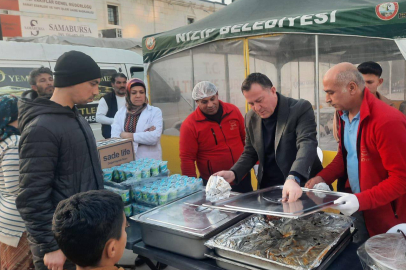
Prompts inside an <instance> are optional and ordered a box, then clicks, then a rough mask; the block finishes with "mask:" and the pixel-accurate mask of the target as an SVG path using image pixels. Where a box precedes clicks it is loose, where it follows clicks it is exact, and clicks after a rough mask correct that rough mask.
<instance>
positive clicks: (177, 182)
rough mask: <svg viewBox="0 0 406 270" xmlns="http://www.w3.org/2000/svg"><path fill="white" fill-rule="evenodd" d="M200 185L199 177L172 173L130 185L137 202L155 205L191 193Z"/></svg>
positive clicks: (200, 186)
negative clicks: (154, 179) (151, 180)
mask: <svg viewBox="0 0 406 270" xmlns="http://www.w3.org/2000/svg"><path fill="white" fill-rule="evenodd" d="M202 187H203V181H202V179H200V178H194V177H187V176H182V175H179V174H174V175H171V176H169V177H163V178H161V179H160V180H157V181H153V182H146V183H143V184H141V185H137V184H136V185H132V187H131V194H132V196H133V199H134V201H135V202H137V203H141V204H147V205H153V206H157V205H162V204H166V203H168V202H171V201H173V200H176V199H178V198H181V197H184V196H187V195H189V194H192V193H194V192H196V191H198V190H201V189H202Z"/></svg>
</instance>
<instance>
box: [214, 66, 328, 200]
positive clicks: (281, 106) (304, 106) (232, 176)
mask: <svg viewBox="0 0 406 270" xmlns="http://www.w3.org/2000/svg"><path fill="white" fill-rule="evenodd" d="M241 90H242V93H243V95H244V97H245V99H246V100H247V102H248V104H249V105H250V106H251V110H250V111H249V112H248V113H247V114H246V116H245V129H246V139H245V140H246V141H245V148H244V152H243V153H242V155H241V157H240V158H239V160H238V161H237V163H236V164H235V165H234V166H233V167H232V168H231V170H230V171H221V172H218V173H216V175H219V176H222V177H224V178H225V179H226V180H227V181H228V182H233V181H236V182H237V183H238V182H239V181H241V178H242V177H243V176H244V175H245V174H247V173H248V172H249V171H250V170H251V168H252V167H253V166H254V165H255V163H256V162H257V161H258V160H259V170H258V176H257V178H258V188H266V187H270V186H275V185H284V188H283V192H282V198H283V199H284V200H285V201H289V202H293V201H296V200H297V199H298V198H300V197H301V195H302V189H301V188H300V186H301V185H302V186H303V185H304V184H305V183H306V181H307V180H308V179H309V178H310V177H313V176H315V175H316V174H317V173H318V172H319V171H321V170H322V169H323V167H322V165H321V163H320V160H319V159H318V157H317V139H316V134H317V132H316V122H315V118H314V111H313V108H312V105H311V104H310V102H309V101H307V100H303V99H299V100H297V99H293V98H289V97H285V96H283V95H281V94H279V93H277V92H276V88H275V87H274V86H273V84H272V82H271V80H270V79H269V78H268V77H267V76H265V75H264V74H261V73H252V74H250V75H249V76H248V77H247V78H246V79H245V81H244V82H243V83H242V87H241Z"/></svg>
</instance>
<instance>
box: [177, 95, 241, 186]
mask: <svg viewBox="0 0 406 270" xmlns="http://www.w3.org/2000/svg"><path fill="white" fill-rule="evenodd" d="M220 104H221V106H222V107H223V118H222V120H221V124H220V125H219V124H218V123H217V122H214V121H210V120H208V119H206V117H205V116H204V115H203V113H202V112H201V110H200V109H199V107H197V109H196V110H195V111H194V112H193V113H191V114H190V115H189V116H188V117H187V118H186V119H185V121H184V122H183V123H182V126H181V128H180V143H179V144H180V160H181V169H182V174H183V175H187V176H189V177H196V167H195V162H196V164H197V168H198V169H199V172H200V177H201V178H203V179H205V180H208V179H209V177H210V175H212V174H213V173H216V172H218V171H221V170H230V168H231V167H232V166H233V165H234V163H235V162H237V160H238V159H239V157H240V156H241V153H242V152H243V151H244V145H245V128H244V118H243V117H242V115H241V112H240V110H239V109H238V108H237V107H236V106H234V105H232V104H229V103H224V102H222V101H220Z"/></svg>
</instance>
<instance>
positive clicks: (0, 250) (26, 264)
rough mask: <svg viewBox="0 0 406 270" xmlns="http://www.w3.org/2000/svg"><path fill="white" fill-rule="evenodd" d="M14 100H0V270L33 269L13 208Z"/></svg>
mask: <svg viewBox="0 0 406 270" xmlns="http://www.w3.org/2000/svg"><path fill="white" fill-rule="evenodd" d="M17 101H18V99H17V98H16V97H14V96H9V95H7V96H0V270H17V269H24V270H26V269H30V268H31V267H33V263H32V257H31V251H30V247H29V245H28V240H27V235H26V232H25V231H26V229H25V225H24V222H23V220H22V219H21V216H20V214H19V212H18V211H17V208H16V203H15V201H16V197H17V193H18V183H19V182H18V181H19V180H18V177H19V157H18V142H19V140H20V136H19V135H20V132H19V130H18V128H17V127H18V125H17V124H18V121H17V117H18V109H17Z"/></svg>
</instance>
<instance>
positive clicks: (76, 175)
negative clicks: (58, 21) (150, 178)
mask: <svg viewBox="0 0 406 270" xmlns="http://www.w3.org/2000/svg"><path fill="white" fill-rule="evenodd" d="M54 76H55V80H54V86H55V90H54V93H53V95H52V97H51V99H50V100H49V99H45V98H41V97H39V98H36V99H35V100H27V99H25V100H20V102H19V114H20V115H19V119H18V120H19V123H18V124H19V129H20V130H21V139H20V144H19V155H20V191H19V194H18V196H17V200H16V204H17V209H18V211H19V212H20V214H21V217H22V218H23V220H24V222H25V225H26V228H27V232H28V239H29V242H30V247H31V251H32V254H33V258H34V264H35V269H37V270H47V269H53V270H56V269H58V270H59V269H60V270H62V269H75V266H74V265H73V263H70V262H66V257H65V256H64V254H63V253H62V251H61V250H60V249H59V247H58V244H57V243H56V241H55V239H54V235H53V233H52V218H53V214H54V211H55V208H56V206H57V205H58V203H59V202H60V201H62V200H64V199H66V198H69V197H71V196H72V195H74V194H76V193H79V192H85V191H89V190H97V189H103V174H102V170H101V166H100V162H99V157H98V153H97V148H96V141H95V138H94V135H93V132H92V130H91V128H90V126H89V124H88V123H87V121H86V120H85V119H84V118H83V117H82V116H81V115H80V114H79V111H78V110H77V108H76V106H75V104H86V103H88V102H91V101H93V98H94V96H95V95H97V94H98V93H99V88H98V86H99V83H100V78H101V73H100V68H99V66H98V65H97V64H96V62H95V61H94V60H93V59H92V58H91V57H90V56H88V55H86V54H84V53H82V52H78V51H70V52H67V53H64V54H63V55H62V56H61V57H59V59H58V60H57V62H56V65H55V72H54Z"/></svg>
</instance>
